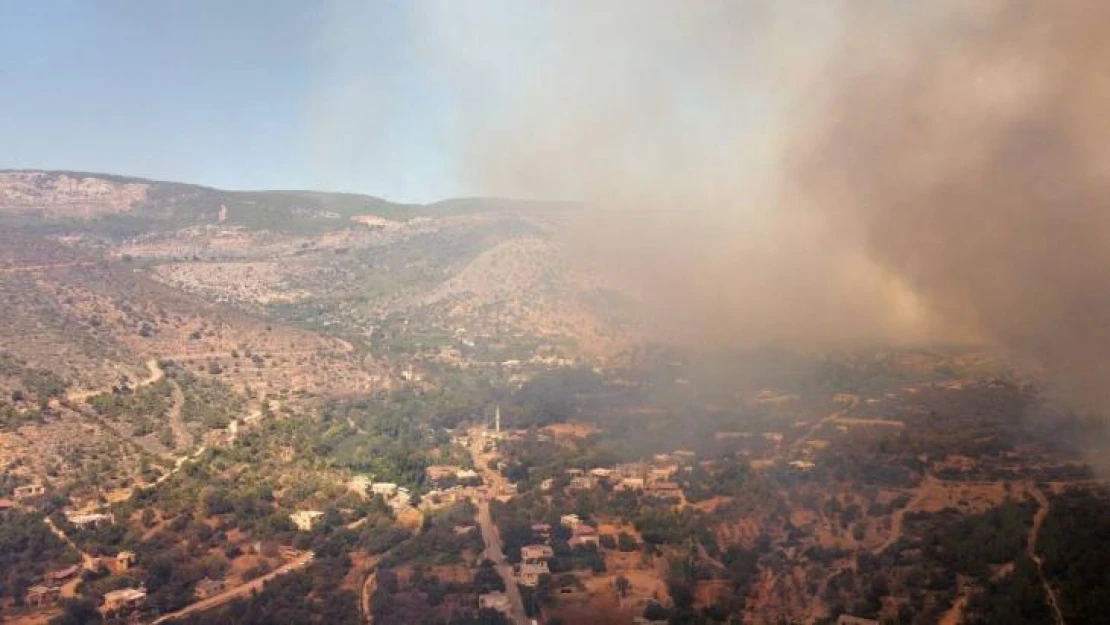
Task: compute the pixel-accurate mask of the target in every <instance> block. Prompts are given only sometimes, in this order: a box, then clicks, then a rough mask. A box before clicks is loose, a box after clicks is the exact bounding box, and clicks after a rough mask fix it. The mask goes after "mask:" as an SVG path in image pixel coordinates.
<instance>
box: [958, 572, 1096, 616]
mask: <svg viewBox="0 0 1110 625" xmlns="http://www.w3.org/2000/svg"><path fill="white" fill-rule="evenodd" d="M1053 620H1054V616H1053V614H1052V611H1051V608H1050V607H1049V605H1048V598H1047V597H1046V596H1045V591H1044V586H1043V585H1042V584H1041V580H1040V577H1039V576H1038V575H1037V565H1036V563H1034V562H1033V561H1032V560H1030V559H1029V558H1028V557H1026V556H1024V555H1022V556H1020V557H1019V558H1018V559H1017V560H1016V561H1015V562H1014V570H1013V571H1012V572H1010V574H1009V575H1005V576H1003V577H1000V578H998V579H991V580H988V581H987V582H986V584H985V586H984V588H983V590H981V591H980V592H978V593H976V594H974V595H972V597H971V599H969V600H968V602H967V608H966V609H965V610H964V619H963V622H964V623H967V624H968V625H991V624H993V623H1007V624H1008V625H1039V624H1040V623H1051V622H1053ZM1075 622H1087V621H1082V620H1077V621H1075Z"/></svg>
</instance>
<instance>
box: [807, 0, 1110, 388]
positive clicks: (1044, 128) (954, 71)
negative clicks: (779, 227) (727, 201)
mask: <svg viewBox="0 0 1110 625" xmlns="http://www.w3.org/2000/svg"><path fill="white" fill-rule="evenodd" d="M1108 20H1110V4H1107V3H1105V2H1099V1H1097V0H1066V1H1058V2H1036V1H1027V2H1025V1H1023V2H977V3H955V4H951V5H948V4H942V5H934V6H932V7H930V8H929V9H928V10H925V11H918V12H916V13H909V12H907V11H904V10H901V9H898V8H896V7H893V6H888V7H887V10H886V11H885V12H882V11H875V12H871V13H869V14H867V15H862V16H856V17H855V18H854V19H853V20H850V21H849V22H848V28H847V29H846V31H845V33H844V37H843V42H844V43H843V47H842V48H841V50H840V51H839V52H838V53H837V54H835V55H833V56H832V57H830V63H829V69H828V71H827V75H828V76H829V77H830V79H831V82H830V86H831V87H832V88H831V90H829V91H828V92H827V93H826V94H825V97H824V98H823V100H822V102H821V104H820V106H818V107H816V111H815V113H814V118H813V120H812V125H811V126H808V127H806V129H805V132H804V134H802V135H800V136H799V137H798V139H797V142H796V144H795V146H796V147H795V149H796V151H795V152H794V153H793V155H792V156H793V158H794V159H795V160H794V161H793V163H792V165H793V166H794V167H796V169H793V171H795V172H797V173H798V174H799V177H798V184H799V189H801V190H802V192H803V193H805V194H806V195H807V197H806V201H807V202H808V208H809V210H810V211H811V213H810V214H812V215H816V216H817V217H818V218H819V219H821V220H822V222H823V224H824V226H823V228H825V229H826V231H827V232H830V233H834V236H836V237H837V238H843V239H845V240H851V241H855V242H858V243H859V244H860V245H861V248H862V249H863V251H864V253H865V254H866V255H867V257H868V258H869V259H870V260H871V261H872V262H874V263H876V264H878V265H880V266H881V267H883V268H884V269H885V270H887V271H889V272H891V273H893V274H894V275H897V276H898V277H899V278H900V279H901V280H903V281H904V283H905V284H906V285H908V287H909V288H910V289H911V290H912V291H913V292H914V293H915V294H916V295H917V296H918V297H919V298H921V299H922V300H923V301H924V302H926V303H927V304H928V305H929V306H930V307H931V308H932V309H933V310H935V311H937V312H938V313H939V314H940V315H941V316H942V317H943V318H944V319H945V320H946V321H947V322H948V323H949V324H950V325H955V324H960V325H963V326H965V327H971V328H973V329H974V330H975V331H977V332H979V333H980V334H982V335H983V336H985V337H987V338H989V339H991V340H993V341H995V342H997V343H1000V344H1002V345H1004V346H1007V347H1010V348H1013V349H1014V350H1017V351H1018V352H1020V353H1022V354H1026V355H1028V356H1032V357H1034V358H1036V359H1037V360H1038V361H1040V363H1042V364H1043V365H1045V366H1046V367H1047V369H1048V370H1049V371H1050V372H1052V373H1054V374H1055V376H1054V377H1055V379H1056V380H1057V382H1058V384H1059V385H1060V386H1061V387H1066V390H1068V391H1069V392H1070V395H1071V396H1072V397H1073V398H1075V399H1078V400H1080V401H1081V402H1083V403H1084V404H1085V405H1087V406H1089V407H1108V406H1110V383H1108V382H1110V366H1108V365H1107V364H1106V363H1107V357H1106V355H1107V353H1108V352H1110V326H1108V325H1107V323H1106V321H1107V319H1110V290H1108V289H1107V286H1106V280H1107V277H1108V276H1110V246H1108V245H1107V244H1108V243H1110V205H1108V200H1107V198H1110V195H1108V192H1110V176H1108V174H1110V169H1108V168H1110V122H1108V121H1107V119H1108V118H1107V111H1108V110H1110V79H1108V76H1110V74H1107V72H1106V67H1107V66H1108V62H1110V40H1108V39H1107V38H1106V37H1105V33H1104V32H1103V29H1102V27H1101V25H1104V24H1107V23H1110V21H1108Z"/></svg>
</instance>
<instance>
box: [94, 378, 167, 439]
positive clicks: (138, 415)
mask: <svg viewBox="0 0 1110 625" xmlns="http://www.w3.org/2000/svg"><path fill="white" fill-rule="evenodd" d="M170 392H171V388H170V383H169V381H168V380H166V379H162V380H159V381H157V382H155V383H153V384H147V385H145V386H140V387H138V388H135V389H132V388H131V387H130V386H128V385H127V384H119V385H116V386H114V387H112V390H111V391H108V392H105V393H101V394H99V395H94V396H93V397H90V398H89V400H88V403H89V406H91V407H92V408H93V410H95V411H96V412H97V414H99V415H100V416H102V417H107V418H109V419H113V420H119V421H125V422H127V423H129V424H131V426H132V428H133V431H132V433H133V434H134V435H135V436H145V435H147V434H150V433H152V432H153V431H154V430H155V428H156V427H158V426H159V425H164V424H165V423H166V420H167V417H168V416H169V411H170V404H171V400H170Z"/></svg>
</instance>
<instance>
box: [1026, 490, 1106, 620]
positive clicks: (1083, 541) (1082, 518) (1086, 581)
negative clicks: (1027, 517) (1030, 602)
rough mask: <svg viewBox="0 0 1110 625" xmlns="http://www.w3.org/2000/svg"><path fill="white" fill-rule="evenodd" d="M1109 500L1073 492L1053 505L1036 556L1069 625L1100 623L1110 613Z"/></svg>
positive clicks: (1042, 530) (1077, 491)
mask: <svg viewBox="0 0 1110 625" xmlns="http://www.w3.org/2000/svg"><path fill="white" fill-rule="evenodd" d="M1108 537H1110V498H1107V497H1106V495H1105V493H1094V492H1090V491H1086V492H1085V491H1082V490H1072V491H1068V492H1066V493H1064V494H1063V495H1061V496H1060V497H1058V498H1056V499H1054V500H1053V501H1052V508H1051V510H1050V512H1049V514H1048V517H1047V518H1045V522H1044V526H1043V527H1042V528H1041V534H1040V540H1039V541H1038V543H1037V551H1038V552H1039V553H1040V554H1041V555H1042V557H1043V558H1044V573H1045V576H1047V577H1048V580H1049V583H1051V584H1052V585H1053V587H1055V588H1058V589H1059V604H1060V610H1061V611H1062V612H1063V616H1064V620H1065V621H1067V622H1068V623H1095V622H1099V621H1102V620H1105V618H1106V615H1107V614H1110V578H1108V577H1107V575H1106V563H1107V562H1110V540H1108Z"/></svg>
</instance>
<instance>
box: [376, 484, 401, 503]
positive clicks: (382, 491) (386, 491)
mask: <svg viewBox="0 0 1110 625" xmlns="http://www.w3.org/2000/svg"><path fill="white" fill-rule="evenodd" d="M370 492H372V493H374V494H375V495H381V496H382V497H385V498H387V499H388V498H390V497H392V496H394V495H396V494H397V485H396V484H394V483H393V482H374V483H373V484H371V485H370Z"/></svg>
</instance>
